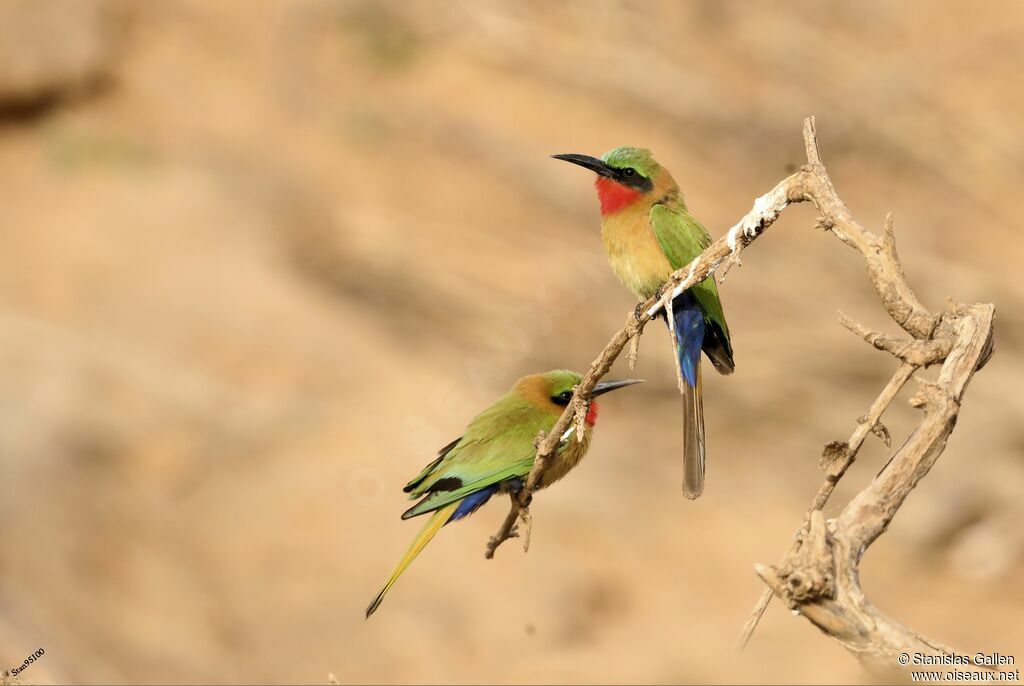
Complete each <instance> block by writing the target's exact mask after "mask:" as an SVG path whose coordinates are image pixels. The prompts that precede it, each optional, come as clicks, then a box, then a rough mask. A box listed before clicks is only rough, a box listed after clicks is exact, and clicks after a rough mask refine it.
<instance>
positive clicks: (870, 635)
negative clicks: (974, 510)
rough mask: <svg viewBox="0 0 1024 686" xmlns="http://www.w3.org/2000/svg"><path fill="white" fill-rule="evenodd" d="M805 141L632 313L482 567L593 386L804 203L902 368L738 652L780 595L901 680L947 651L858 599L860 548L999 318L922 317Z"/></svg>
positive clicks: (889, 510) (887, 250) (826, 487)
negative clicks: (875, 448) (909, 411)
mask: <svg viewBox="0 0 1024 686" xmlns="http://www.w3.org/2000/svg"><path fill="white" fill-rule="evenodd" d="M803 137H804V147H805V151H806V155H807V164H806V165H804V166H803V167H802V168H801V169H800V171H798V172H797V173H795V174H793V175H791V176H789V177H787V178H785V179H783V180H782V181H781V182H779V183H778V184H777V185H776V186H775V187H774V188H773V189H772V190H770V191H769V192H768V193H765V194H764V195H763V196H761V197H760V198H758V199H757V200H755V201H754V206H753V208H752V209H751V211H750V212H748V213H747V214H746V215H745V216H744V217H743V218H742V219H741V220H740V221H739V222H737V223H736V224H735V225H734V226H733V227H732V228H730V229H729V231H728V232H726V234H725V235H724V236H722V237H721V238H719V239H718V240H716V241H715V242H713V243H712V244H711V245H710V246H709V247H708V248H707V249H706V250H705V251H704V252H703V253H701V255H700V256H698V257H697V259H695V260H694V261H693V262H691V263H690V264H688V265H687V266H685V267H683V268H682V269H680V270H678V271H676V272H675V273H673V274H672V276H671V277H670V278H669V279H668V281H666V283H665V286H664V287H663V293H664V295H663V297H662V298H660V299H654V298H651V299H649V300H648V301H647V302H645V303H643V305H642V306H641V308H640V309H639V310H638V311H639V312H640V316H639V317H635V316H634V315H632V314H631V315H630V317H629V319H627V321H626V324H625V325H624V326H623V328H622V329H620V330H619V331H618V332H616V334H615V335H614V336H613V337H612V339H611V340H610V341H609V342H608V345H607V346H605V348H604V350H602V351H601V353H600V354H599V355H598V356H597V358H596V359H595V360H594V362H593V363H592V364H591V366H590V369H589V370H588V371H587V373H586V375H585V376H584V377H583V380H582V381H581V382H580V384H579V385H578V386H577V388H576V393H577V398H578V402H577V403H574V404H573V405H570V406H569V407H568V408H566V411H565V412H564V413H563V414H562V416H561V417H560V418H559V420H558V422H557V423H556V424H555V427H554V429H553V430H552V431H551V432H550V433H548V434H547V435H546V436H543V437H540V439H539V441H538V450H537V459H536V461H535V462H534V466H533V469H532V470H531V472H530V474H529V476H528V477H527V480H526V484H525V487H524V488H523V489H522V490H520V491H519V492H518V493H515V494H513V495H512V507H511V510H510V512H509V514H508V516H507V517H506V518H505V521H504V522H503V523H502V526H501V528H500V529H499V530H498V533H497V534H495V535H494V536H493V537H491V539H490V541H489V542H488V545H487V557H492V556H493V555H494V551H495V550H496V549H497V547H498V546H499V545H501V543H502V542H504V541H505V540H508V538H511V537H512V536H515V535H516V521H517V520H519V519H524V522H525V524H524V526H525V527H526V528H527V534H528V527H529V514H528V503H529V499H530V494H531V493H532V492H533V490H534V489H535V488H536V485H537V483H538V482H539V480H540V478H541V476H542V475H543V473H544V471H545V470H546V469H547V468H548V465H549V464H550V462H551V459H552V456H553V455H554V454H555V451H556V450H557V448H558V444H559V441H560V440H561V437H562V435H563V434H564V433H565V431H566V430H567V429H568V428H569V427H570V426H571V425H572V424H573V422H574V419H575V420H576V421H579V415H578V413H579V412H580V411H581V410H582V408H583V407H584V406H585V405H586V403H587V402H589V400H590V397H591V395H590V394H591V393H592V391H593V389H594V385H595V384H596V383H597V382H598V381H599V380H600V379H601V378H602V377H603V376H604V375H605V374H606V373H607V372H608V370H609V369H610V368H611V366H612V364H613V363H614V362H615V360H616V359H617V358H618V356H619V355H620V354H621V353H622V351H623V349H624V348H625V347H626V346H627V345H629V344H630V343H631V342H632V344H631V346H630V361H631V362H632V361H633V360H634V359H635V354H636V350H637V349H638V339H639V337H640V335H641V334H642V333H643V330H644V327H645V325H646V324H647V323H648V322H649V321H650V320H651V318H652V317H654V316H655V315H656V314H657V313H658V312H659V311H660V310H661V309H662V308H664V307H666V305H667V304H668V303H669V302H670V301H671V299H672V298H674V297H675V296H677V295H678V294H680V293H682V292H683V291H684V290H686V289H687V288H689V287H691V286H692V285H694V284H696V283H698V282H700V281H702V280H703V279H704V278H706V277H707V276H708V274H710V273H712V272H716V270H717V276H718V278H719V280H723V279H724V278H725V274H726V272H727V271H728V270H729V269H730V268H731V267H732V266H734V265H738V264H739V256H740V253H741V252H742V251H743V250H744V249H745V248H746V247H747V246H748V245H750V243H751V242H753V241H754V240H756V239H757V238H758V237H759V236H761V235H762V234H763V233H764V232H765V231H766V230H767V229H768V227H770V226H771V225H772V224H773V223H774V222H775V221H776V220H777V219H778V217H779V215H780V214H781V213H782V211H783V210H785V208H786V207H788V206H789V205H790V204H793V203H798V202H811V203H813V204H814V206H815V207H816V208H817V210H818V213H819V219H818V222H817V226H818V227H819V228H822V229H825V230H828V231H831V232H832V233H833V234H834V235H835V236H836V237H837V238H838V239H839V240H841V241H842V242H843V243H845V244H846V245H848V246H850V247H852V248H854V249H856V250H857V251H858V252H860V253H861V255H862V256H863V258H864V261H865V265H866V267H867V273H868V278H869V279H870V281H871V283H872V285H873V286H874V288H875V291H876V292H877V294H878V296H879V299H880V300H881V303H882V305H883V307H884V308H885V310H886V312H887V313H888V314H889V316H890V317H891V318H892V319H893V320H894V321H895V322H896V323H897V324H898V325H899V326H900V327H901V328H902V329H903V330H904V331H906V332H907V334H909V336H910V338H894V337H889V336H885V335H883V334H880V333H876V332H874V331H871V330H870V329H868V328H866V327H864V326H861V325H860V324H857V323H855V322H852V321H851V320H849V319H848V318H846V317H845V316H841V321H842V322H843V323H844V325H846V326H847V327H848V328H850V330H851V331H853V332H854V333H855V334H857V335H858V336H860V337H861V338H863V339H864V340H865V341H867V342H868V343H869V344H871V345H873V346H874V347H875V348H876V349H878V350H882V351H884V352H887V353H889V354H891V355H892V356H893V357H894V358H896V359H897V360H898V361H899V365H898V367H897V369H896V371H895V373H894V375H893V377H892V379H891V380H890V381H889V382H888V383H887V384H886V385H885V387H884V388H883V389H882V391H881V393H880V394H879V395H878V397H877V398H876V399H875V401H874V402H873V403H872V405H871V407H870V408H869V409H868V411H867V413H866V414H865V415H864V416H863V417H861V418H860V419H859V420H858V423H857V426H856V428H855V429H854V431H853V433H852V435H851V436H850V438H849V439H848V440H846V441H836V442H832V443H829V444H828V445H827V446H826V447H825V451H824V454H823V455H822V460H821V466H822V469H823V470H824V471H825V480H824V482H823V483H822V485H821V486H820V487H819V489H818V492H817V493H816V494H815V497H814V499H813V500H812V502H811V505H810V507H809V509H808V511H807V515H806V516H805V518H804V522H803V524H802V525H801V527H800V528H799V529H798V530H797V533H796V535H795V537H794V543H793V545H792V546H791V548H790V550H789V551H788V552H787V553H786V554H785V555H784V556H783V558H782V560H781V561H780V562H779V564H777V565H775V566H765V565H757V566H756V567H755V570H756V571H757V573H758V575H759V576H760V577H761V578H762V580H763V581H764V582H765V584H766V585H767V587H768V588H767V589H766V591H765V593H764V594H763V595H762V596H761V598H760V600H759V601H758V603H757V605H756V607H755V608H754V611H753V613H752V614H751V616H750V618H749V619H748V620H747V623H746V624H745V625H744V628H743V632H742V634H741V638H740V647H742V646H743V645H745V644H746V642H747V641H748V640H749V638H750V636H751V634H752V633H753V631H754V629H755V628H756V626H757V622H758V620H759V619H760V617H761V614H762V613H763V612H764V611H765V609H766V608H767V607H768V604H769V603H770V601H771V598H772V595H773V594H778V595H779V596H780V597H781V598H782V599H783V601H785V602H786V604H787V605H788V606H789V607H790V608H791V609H793V610H795V611H797V612H799V613H800V614H802V615H803V616H804V617H806V618H807V619H808V620H810V621H811V622H812V623H814V624H815V625H816V626H817V627H819V628H820V629H821V630H822V631H824V632H825V633H826V634H828V635H830V636H832V637H833V638H835V639H836V640H838V641H840V642H841V643H842V644H843V645H844V646H845V647H846V648H847V649H848V650H849V651H850V652H851V653H853V654H854V655H855V656H857V657H858V658H859V659H861V660H862V661H863V662H865V663H866V664H868V665H870V666H874V667H879V668H883V669H886V670H890V669H895V668H898V661H897V657H898V656H899V654H900V653H908V654H910V655H913V654H915V653H923V654H929V655H936V654H952V650H951V649H950V648H947V647H946V646H943V645H941V644H939V643H937V642H935V641H932V640H929V639H926V638H924V637H923V636H921V635H920V634H918V633H917V632H915V631H913V630H912V629H909V628H907V627H905V626H903V625H902V624H899V623H898V622H896V621H894V620H892V619H890V618H889V617H887V616H885V615H884V614H882V613H881V612H879V611H878V610H877V609H876V608H875V607H874V606H873V605H872V604H871V603H870V602H869V601H868V600H867V598H866V597H865V595H864V593H863V591H862V590H861V588H860V581H859V571H858V568H859V564H860V560H861V558H862V557H863V556H864V553H865V552H866V550H867V548H868V547H869V546H870V545H871V544H872V543H873V542H874V541H875V540H876V539H877V538H878V537H879V536H880V535H881V534H882V533H884V532H885V531H886V529H887V528H888V526H889V524H890V522H891V521H892V519H893V517H895V515H896V512H897V511H898V510H899V508H900V506H901V505H902V504H903V501H904V500H905V499H906V497H907V496H908V495H909V494H910V492H911V491H912V490H913V489H914V488H915V487H916V486H917V484H918V483H919V482H920V480H921V479H922V478H923V477H924V476H925V475H926V474H927V473H928V471H929V470H930V469H931V467H932V465H934V464H935V461H936V460H937V459H938V457H939V455H941V453H942V451H943V449H944V448H945V444H946V440H947V439H948V437H949V434H950V433H951V432H952V430H953V427H954V426H955V424H956V418H957V415H958V413H959V410H960V403H961V401H962V398H963V395H964V392H965V390H966V388H967V385H968V383H969V382H970V380H971V378H972V377H973V375H974V373H975V372H976V371H977V370H979V369H980V368H981V367H983V366H984V364H985V363H986V362H987V361H988V358H989V357H990V356H991V354H992V352H993V343H992V331H993V323H994V318H995V307H994V306H993V305H990V304H977V305H963V304H958V303H952V302H950V303H948V304H947V306H946V309H945V310H944V311H943V312H941V313H933V312H931V311H929V310H928V309H926V308H925V307H924V306H923V305H922V304H921V302H920V301H919V300H918V298H917V296H916V294H915V293H914V291H913V290H912V289H911V288H910V285H909V284H908V283H907V280H906V276H905V275H904V273H903V269H902V266H901V265H900V261H899V257H898V255H897V253H896V241H895V236H894V232H893V227H892V218H891V217H888V218H887V219H886V224H885V232H884V235H883V236H877V235H876V234H873V233H871V232H870V231H868V230H867V229H865V228H864V227H863V226H861V225H860V224H859V223H858V222H857V221H856V219H854V217H853V215H852V214H851V212H850V210H849V209H848V208H847V206H846V204H845V203H843V201H842V200H841V199H840V197H839V195H838V194H837V193H836V189H835V186H834V185H833V183H832V180H831V178H830V177H829V175H828V172H827V171H826V169H825V166H824V164H823V163H822V161H821V155H820V152H819V150H818V143H817V137H816V132H815V126H814V118H813V117H809V118H807V119H805V120H804V129H803ZM940 362H941V363H942V368H941V370H940V372H939V375H938V380H937V381H935V382H928V381H922V380H920V379H919V380H918V391H917V394H916V395H915V396H914V397H913V398H912V399H911V404H912V405H914V406H915V407H918V408H920V409H922V410H923V412H924V416H923V418H922V420H921V422H920V424H919V425H918V426H917V427H916V428H915V429H914V430H913V431H912V432H911V433H910V436H909V437H908V438H907V440H906V442H904V444H903V445H902V446H901V447H900V448H899V449H898V450H897V451H896V453H895V454H894V455H893V456H892V458H891V459H890V460H889V462H888V463H887V464H886V465H885V467H884V468H883V469H882V470H881V472H879V474H878V475H877V476H876V477H875V478H874V479H873V480H872V481H871V483H869V484H868V485H867V486H866V487H865V488H864V489H863V490H862V491H860V492H859V493H858V494H857V495H856V496H854V497H853V498H852V499H851V500H850V502H849V503H847V505H846V506H845V507H844V508H843V509H842V511H841V512H840V514H839V516H838V517H836V518H834V519H829V520H826V519H825V517H824V514H823V513H822V508H823V507H824V506H825V504H826V503H827V502H828V500H829V498H830V497H831V495H832V493H833V492H834V490H835V487H836V484H837V483H838V482H839V480H840V479H841V478H842V477H843V475H844V474H846V472H847V469H848V468H849V467H850V465H851V464H853V462H854V460H855V459H856V456H857V453H858V451H859V450H860V448H861V446H862V445H863V443H864V441H865V440H866V439H867V436H868V434H869V433H874V434H876V435H878V436H879V437H881V438H883V440H885V441H886V443H887V444H888V443H889V441H890V437H889V432H888V430H887V429H886V428H885V427H884V425H883V424H882V423H881V417H882V415H883V413H884V412H885V410H886V408H887V407H888V406H889V405H890V404H891V403H892V401H893V399H894V398H895V397H896V395H897V394H898V393H899V391H900V390H901V389H902V388H903V387H904V386H905V385H906V383H907V382H908V381H909V380H910V379H911V377H913V376H914V374H915V373H916V372H917V371H918V370H919V369H921V368H922V367H926V366H928V365H931V364H938V363H940ZM527 542H528V536H527Z"/></svg>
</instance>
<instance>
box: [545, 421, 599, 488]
mask: <svg viewBox="0 0 1024 686" xmlns="http://www.w3.org/2000/svg"><path fill="white" fill-rule="evenodd" d="M591 436H593V429H592V428H591V427H587V430H586V432H585V433H584V434H583V442H582V443H580V442H578V441H577V440H576V436H575V435H573V436H570V437H569V440H568V443H567V445H566V446H565V448H563V449H562V451H561V452H559V453H558V454H557V455H556V456H555V461H554V462H553V463H552V464H551V466H549V467H548V469H547V471H545V472H544V479H543V480H542V481H541V484H540V487H541V488H547V487H548V486H550V485H551V484H553V483H555V482H556V481H558V480H559V479H561V478H562V477H563V476H565V475H566V474H568V473H569V472H570V471H572V469H573V468H574V467H575V466H576V465H578V464H579V463H580V460H582V459H583V456H584V455H586V454H587V449H588V448H589V447H590V438H591Z"/></svg>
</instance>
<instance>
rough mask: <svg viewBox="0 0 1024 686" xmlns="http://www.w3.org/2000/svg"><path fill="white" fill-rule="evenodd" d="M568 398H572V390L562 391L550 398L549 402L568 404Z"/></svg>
mask: <svg viewBox="0 0 1024 686" xmlns="http://www.w3.org/2000/svg"><path fill="white" fill-rule="evenodd" d="M570 400H572V391H562V392H561V393H559V394H558V395H556V396H552V398H551V402H553V403H554V404H556V405H568V404H569V401H570Z"/></svg>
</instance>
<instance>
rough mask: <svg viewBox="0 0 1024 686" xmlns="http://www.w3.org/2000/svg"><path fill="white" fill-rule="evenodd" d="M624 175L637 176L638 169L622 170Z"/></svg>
mask: <svg viewBox="0 0 1024 686" xmlns="http://www.w3.org/2000/svg"><path fill="white" fill-rule="evenodd" d="M622 175H623V176H636V169H633V167H626V168H625V169H623V170H622Z"/></svg>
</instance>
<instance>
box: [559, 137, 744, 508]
mask: <svg viewBox="0 0 1024 686" xmlns="http://www.w3.org/2000/svg"><path fill="white" fill-rule="evenodd" d="M554 157H555V158H556V159H559V160H565V161H566V162H571V163H573V164H578V165H579V166H581V167H584V168H586V169H590V170H591V171H594V172H596V173H597V180H596V182H595V186H596V187H597V197H598V199H599V200H600V202H601V241H602V242H603V243H604V247H605V250H606V251H607V252H608V260H609V261H610V262H611V265H612V269H613V270H614V271H615V274H616V275H617V276H618V277H619V279H620V280H621V281H622V283H623V284H625V285H626V286H627V287H628V288H629V289H630V290H631V291H633V293H634V294H636V296H637V297H638V298H640V299H641V300H646V299H647V298H650V297H651V296H653V295H660V293H661V285H662V284H663V283H664V282H665V280H666V279H667V278H668V276H669V275H670V274H671V273H672V272H674V271H675V270H677V269H679V268H680V267H683V266H685V265H687V264H689V263H690V262H691V261H692V260H693V259H694V258H696V257H697V256H698V255H699V254H700V253H701V252H703V251H704V248H706V247H708V245H710V244H711V237H710V236H709V235H708V232H707V231H706V230H705V229H704V227H703V226H701V225H700V222H698V221H697V220H696V219H694V218H693V216H692V215H691V214H690V213H689V212H687V210H686V204H685V203H684V202H683V195H682V193H680V192H679V186H678V185H677V184H676V182H675V181H674V180H673V179H672V175H671V174H670V173H669V171H668V169H665V168H664V167H662V166H661V165H660V164H658V163H657V162H656V161H655V159H654V158H653V157H652V156H651V153H650V151H648V150H644V149H642V148H629V147H623V148H615V149H614V150H611V151H609V152H607V153H605V154H604V155H603V156H602V157H601V158H600V159H598V158H596V157H590V156H588V155H576V154H569V155H555V156H554ZM637 314H638V315H639V306H638V312H637ZM665 317H666V323H668V325H669V329H670V330H671V332H672V334H673V336H672V338H673V342H674V344H675V350H676V361H677V365H678V366H677V371H678V373H679V374H678V376H679V377H680V390H681V391H682V394H683V417H684V421H683V493H684V494H685V495H686V496H687V497H688V498H697V497H698V496H700V494H701V493H702V492H703V490H704V455H705V442H704V409H703V402H702V399H701V372H700V353H701V350H703V351H704V353H705V354H707V356H708V358H709V359H710V360H711V363H712V364H714V365H715V369H717V370H718V371H719V373H721V374H731V373H732V372H733V370H734V369H735V363H734V362H733V356H732V343H731V342H730V340H729V326H728V324H726V322H725V313H724V312H723V311H722V302H721V300H719V298H718V287H717V286H716V285H715V279H714V277H713V276H709V277H708V278H706V279H704V280H703V281H701V282H700V283H699V284H696V285H695V286H693V287H692V288H690V289H689V290H687V291H685V292H684V293H681V294H680V295H678V296H677V297H676V298H675V299H674V300H673V302H672V321H671V322H668V315H667V314H665Z"/></svg>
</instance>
